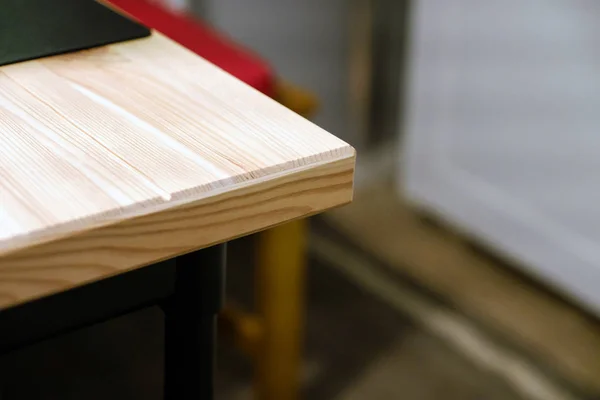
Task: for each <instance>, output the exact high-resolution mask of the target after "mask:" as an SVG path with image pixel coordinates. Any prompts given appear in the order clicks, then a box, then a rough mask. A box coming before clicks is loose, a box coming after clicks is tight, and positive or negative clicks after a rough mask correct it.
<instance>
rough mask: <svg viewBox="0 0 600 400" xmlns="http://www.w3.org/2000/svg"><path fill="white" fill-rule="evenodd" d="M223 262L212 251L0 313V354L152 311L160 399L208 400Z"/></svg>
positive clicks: (218, 249) (219, 252)
mask: <svg viewBox="0 0 600 400" xmlns="http://www.w3.org/2000/svg"><path fill="white" fill-rule="evenodd" d="M225 258H226V244H221V245H216V246H213V247H210V248H206V249H203V250H198V251H196V252H192V253H189V254H185V255H181V256H178V257H175V258H173V259H170V260H167V261H162V262H160V263H157V264H153V265H150V266H146V267H143V268H139V269H136V270H133V271H130V272H126V273H123V274H120V275H116V276H113V277H110V278H107V279H104V280H100V281H96V282H93V283H90V284H87V285H84V286H81V287H77V288H74V289H71V290H68V291H65V292H61V293H58V294H55V295H51V296H48V297H44V298H41V299H38V300H35V301H32V302H28V303H25V304H22V305H19V306H15V307H12V308H8V309H5V310H2V311H0V355H1V354H6V353H8V352H11V351H14V350H17V349H20V348H23V347H25V346H27V345H30V344H33V343H35V342H38V341H41V340H44V339H47V338H50V337H53V336H57V335H60V334H63V333H67V332H70V331H73V330H76V329H79V328H83V327H86V326H89V325H93V324H96V323H99V322H102V321H106V320H108V319H111V318H115V317H118V316H121V315H124V314H127V313H130V312H133V311H136V310H139V309H142V308H145V307H149V306H153V305H159V306H160V307H161V308H162V309H163V311H164V313H165V341H164V350H165V357H164V364H165V365H164V374H165V381H164V382H165V383H164V398H165V399H166V400H173V399H194V400H198V399H203V400H204V399H212V398H213V390H214V383H213V381H214V368H215V367H214V363H215V353H214V352H215V340H216V337H215V335H216V314H217V313H218V311H219V310H220V308H221V306H222V303H223V295H224V284H225V262H226V260H225ZM7 400H9V399H7Z"/></svg>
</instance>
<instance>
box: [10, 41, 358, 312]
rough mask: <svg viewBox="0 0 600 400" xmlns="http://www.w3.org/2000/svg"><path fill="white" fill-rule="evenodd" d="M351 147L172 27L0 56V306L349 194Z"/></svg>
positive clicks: (343, 200)
mask: <svg viewBox="0 0 600 400" xmlns="http://www.w3.org/2000/svg"><path fill="white" fill-rule="evenodd" d="M353 168H354V150H353V149H352V148H351V147H350V146H349V145H347V144H346V143H344V142H343V141H341V140H339V139H337V138H335V137H334V136H332V135H330V134H328V133H327V132H325V131H323V130H322V129H320V128H318V127H317V126H315V125H314V124H312V123H310V122H309V121H307V120H305V119H303V118H302V117H300V116H298V115H296V114H294V113H293V112H291V111H289V110H287V109H286V108H285V107H283V106H281V105H279V104H277V103H276V102H274V101H273V100H271V99H269V98H267V97H265V96H263V95H262V94H260V93H259V92H257V91H255V90H254V89H252V88H250V87H248V86H246V85H245V84H243V83H241V82H240V81H238V80H237V79H235V78H233V77H232V76H230V75H228V74H227V73H225V72H223V71H221V70H219V69H218V68H216V67H215V66H213V65H212V64H210V63H208V62H207V61H205V60H203V59H201V58H199V57H197V56H196V55H194V54H192V53H190V52H189V51H187V50H186V49H184V48H182V47H180V46H179V45H177V44H175V43H173V42H171V41H170V40H169V39H167V38H165V37H163V36H161V35H159V34H156V33H154V34H153V35H152V37H150V38H147V39H140V40H135V41H130V42H125V43H119V44H116V45H110V46H105V47H102V48H98V49H93V50H89V51H84V52H78V53H73V54H68V55H62V56H57V57H50V58H45V59H39V60H35V61H29V62H25V63H20V64H14V65H8V66H4V67H1V68H0V308H2V307H7V306H9V305H13V304H16V303H19V302H22V301H25V300H28V299H31V298H34V297H39V296H43V295H46V294H49V293H53V292H55V291H58V290H64V289H66V288H69V287H72V286H74V285H78V284H81V283H83V282H88V281H92V280H95V279H100V278H103V277H106V276H110V275H113V274H116V273H119V272H120V271H125V270H128V269H131V268H134V267H138V266H141V265H144V264H148V263H151V262H153V261H156V260H160V259H164V258H168V257H171V256H173V255H176V254H180V253H184V252H186V251H190V250H193V249H197V248H201V247H205V246H208V245H210V244H214V243H217V242H220V241H225V240H228V239H231V238H233V237H236V236H240V235H243V234H246V233H250V232H253V231H256V230H259V229H264V228H266V227H268V226H271V225H274V224H278V223H282V222H285V221H287V220H290V219H293V218H298V217H301V216H304V215H309V214H314V213H316V212H319V211H322V210H324V209H327V208H330V207H334V206H337V205H340V204H344V203H346V202H348V201H350V199H351V196H352V179H353Z"/></svg>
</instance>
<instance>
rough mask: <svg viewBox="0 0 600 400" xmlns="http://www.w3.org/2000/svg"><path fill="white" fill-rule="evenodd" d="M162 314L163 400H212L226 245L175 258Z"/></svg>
mask: <svg viewBox="0 0 600 400" xmlns="http://www.w3.org/2000/svg"><path fill="white" fill-rule="evenodd" d="M176 271H177V272H176V278H175V292H174V294H173V295H172V296H171V297H170V298H168V299H167V300H166V301H165V303H164V306H163V309H164V311H165V387H164V390H165V393H164V394H165V396H164V398H165V400H175V399H177V400H180V399H194V400H200V399H202V400H210V399H212V398H213V390H214V363H215V336H216V332H215V331H216V314H217V312H218V311H219V310H220V308H221V306H222V302H223V289H224V282H225V279H224V278H225V276H224V275H225V245H218V246H213V247H211V248H208V249H204V250H200V251H197V252H194V253H190V254H186V255H183V256H179V257H177V259H176Z"/></svg>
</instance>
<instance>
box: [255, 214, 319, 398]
mask: <svg viewBox="0 0 600 400" xmlns="http://www.w3.org/2000/svg"><path fill="white" fill-rule="evenodd" d="M307 226H308V222H307V221H306V220H297V221H294V222H290V223H287V224H285V225H281V226H278V227H275V228H273V229H269V230H267V231H264V232H261V233H260V236H259V239H258V249H257V251H258V253H257V254H258V260H257V261H258V262H257V276H256V285H257V288H256V296H257V306H258V312H259V315H260V318H261V319H262V323H263V329H262V333H263V335H262V338H261V339H262V340H261V342H260V344H259V347H258V351H257V353H256V354H255V356H256V372H255V373H256V378H255V396H256V399H258V400H296V399H297V398H298V396H299V387H300V382H299V377H300V365H301V343H302V337H303V331H304V329H303V327H304V286H305V273H306V268H305V263H306V240H307V231H308V229H307Z"/></svg>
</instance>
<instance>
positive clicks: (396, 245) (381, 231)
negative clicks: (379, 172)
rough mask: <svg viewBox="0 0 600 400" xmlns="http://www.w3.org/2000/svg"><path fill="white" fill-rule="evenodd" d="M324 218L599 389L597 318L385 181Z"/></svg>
mask: <svg viewBox="0 0 600 400" xmlns="http://www.w3.org/2000/svg"><path fill="white" fill-rule="evenodd" d="M326 217H327V220H328V221H329V222H331V223H332V224H333V225H334V226H335V227H336V228H338V229H340V230H341V231H342V232H345V233H346V234H347V235H349V236H351V237H352V238H353V240H356V241H357V242H358V243H360V245H361V246H362V247H363V248H365V249H367V250H369V251H371V252H373V253H374V254H376V255H377V257H379V258H380V259H381V260H383V261H384V262H386V263H387V264H389V265H390V266H391V267H393V268H395V269H397V270H399V271H401V272H402V273H403V274H406V275H408V276H410V277H412V278H413V279H415V280H416V281H417V282H419V283H420V284H422V285H424V286H425V287H427V288H428V289H431V290H432V291H433V292H435V293H437V294H439V295H441V296H442V297H443V298H445V299H447V300H448V301H450V302H451V303H452V304H453V305H454V306H456V307H457V309H459V310H460V311H461V312H463V313H465V314H467V315H468V316H469V317H471V318H472V319H473V320H475V321H477V322H478V323H480V324H481V325H482V326H484V327H486V328H487V329H490V330H491V331H493V332H494V333H496V334H498V337H501V338H502V339H503V340H505V341H507V342H509V343H512V344H513V345H514V346H516V347H517V348H519V349H521V351H523V352H524V354H526V355H528V356H530V357H532V358H533V359H534V360H536V361H537V362H538V363H539V365H541V366H543V367H544V368H546V370H547V371H552V372H553V374H555V376H559V377H561V378H562V379H564V380H565V381H567V382H570V383H571V384H572V385H574V386H575V387H577V388H579V389H580V390H582V391H583V392H585V393H588V394H593V395H594V396H597V395H598V394H599V393H600V329H599V326H598V323H597V321H595V320H594V319H593V318H591V317H590V316H588V315H587V314H586V313H584V312H583V311H581V310H579V309H577V308H576V307H575V306H573V305H570V304H569V303H567V302H565V301H563V300H562V299H560V298H558V297H556V296H553V295H552V294H551V293H549V292H548V291H546V290H543V289H541V288H540V287H539V286H537V285H534V284H531V283H529V282H527V281H526V280H524V279H521V278H520V277H519V276H518V275H517V274H515V273H512V272H511V271H509V270H507V269H506V268H504V267H503V265H502V264H499V263H498V262H495V261H494V260H493V259H492V258H490V257H485V256H483V255H481V254H478V253H477V252H475V251H473V250H472V249H471V248H470V246H468V245H467V243H466V242H465V241H464V239H463V238H461V237H460V236H457V235H455V234H448V233H445V232H444V231H443V230H440V229H436V228H435V227H433V226H431V225H430V224H427V223H425V222H424V221H423V220H422V219H421V218H419V216H418V215H417V214H416V213H414V212H413V211H412V210H411V208H410V207H409V205H408V204H407V203H405V202H404V201H403V200H401V199H399V197H398V194H397V193H396V192H395V190H394V188H393V186H392V185H391V184H390V183H389V182H388V181H385V182H379V183H376V184H372V185H370V186H366V187H364V188H362V189H361V190H359V191H358V192H357V193H356V199H355V201H354V202H353V204H352V205H350V206H348V207H344V208H342V209H339V210H335V211H333V212H330V213H327V214H326Z"/></svg>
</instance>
